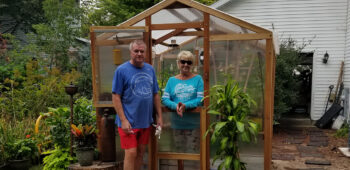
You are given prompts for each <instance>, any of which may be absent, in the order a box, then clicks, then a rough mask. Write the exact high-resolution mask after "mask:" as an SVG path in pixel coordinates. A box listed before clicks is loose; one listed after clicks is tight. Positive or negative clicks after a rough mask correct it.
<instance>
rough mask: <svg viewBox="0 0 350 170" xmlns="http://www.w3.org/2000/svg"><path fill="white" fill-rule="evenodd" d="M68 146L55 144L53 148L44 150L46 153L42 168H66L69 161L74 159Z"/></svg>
mask: <svg viewBox="0 0 350 170" xmlns="http://www.w3.org/2000/svg"><path fill="white" fill-rule="evenodd" d="M69 151H70V149H69V147H66V148H61V147H59V146H55V149H54V150H51V151H47V152H44V154H48V156H46V157H45V158H44V160H43V163H44V168H43V170H51V169H55V170H64V169H67V168H68V166H69V165H70V163H71V162H73V161H75V158H74V157H72V156H70V153H69Z"/></svg>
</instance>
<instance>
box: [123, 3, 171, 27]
mask: <svg viewBox="0 0 350 170" xmlns="http://www.w3.org/2000/svg"><path fill="white" fill-rule="evenodd" d="M176 1H177V0H166V1H161V2H159V3H158V4H156V5H154V6H152V7H151V8H148V9H147V10H145V11H143V12H141V13H139V14H137V15H136V16H134V17H132V18H130V19H128V20H127V21H125V22H123V23H121V24H119V25H118V26H131V25H134V24H136V23H137V22H139V21H141V20H143V19H144V18H146V17H147V16H151V15H152V14H154V13H156V12H158V11H160V10H162V9H164V8H166V7H167V6H169V5H171V4H173V3H174V2H176Z"/></svg>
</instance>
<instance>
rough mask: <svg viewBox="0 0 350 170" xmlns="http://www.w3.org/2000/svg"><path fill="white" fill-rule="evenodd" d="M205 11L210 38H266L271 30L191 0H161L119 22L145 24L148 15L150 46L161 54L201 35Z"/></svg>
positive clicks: (270, 34)
mask: <svg viewBox="0 0 350 170" xmlns="http://www.w3.org/2000/svg"><path fill="white" fill-rule="evenodd" d="M204 12H205V13H209V14H210V24H209V25H210V34H211V36H210V40H217V39H222V40H224V39H227V40H233V39H237V40H249V39H259V38H261V39H265V38H271V36H272V33H271V31H270V30H267V29H265V28H262V27H259V26H257V25H254V24H252V23H249V22H247V21H244V20H241V19H238V18H236V17H234V16H232V15H229V14H226V13H224V12H222V11H219V10H216V9H214V8H211V7H208V6H205V5H203V4H200V3H198V2H195V1H191V0H165V1H161V2H160V3H158V4H156V5H154V6H153V7H151V8H149V9H147V10H145V11H143V12H142V13H140V14H138V15H136V16H134V17H132V18H130V19H129V20H127V21H125V22H123V23H121V24H119V25H118V26H146V18H147V17H149V18H150V21H151V23H152V26H151V27H150V28H149V29H151V30H152V40H153V42H152V45H153V50H154V52H155V53H156V54H161V53H163V52H164V51H167V50H169V48H170V47H172V46H173V45H179V46H182V45H183V44H186V43H187V42H189V41H191V40H194V39H196V38H198V37H200V36H202V35H203V29H202V27H203V17H204V16H203V13H204ZM113 36H114V35H113ZM113 36H112V37H113ZM242 37H244V38H242Z"/></svg>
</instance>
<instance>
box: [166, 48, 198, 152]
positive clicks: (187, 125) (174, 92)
mask: <svg viewBox="0 0 350 170" xmlns="http://www.w3.org/2000/svg"><path fill="white" fill-rule="evenodd" d="M193 63H194V56H193V54H192V53H191V52H189V51H181V52H180V53H179V54H178V56H177V66H178V68H179V70H180V74H178V75H176V76H174V77H170V78H169V80H168V82H167V85H166V87H165V91H164V94H163V96H162V101H163V104H164V105H165V106H167V107H168V108H170V109H172V110H176V113H172V115H171V127H172V128H173V129H174V141H175V147H176V151H177V152H185V151H186V152H190V153H198V152H199V143H200V131H199V125H200V115H199V114H198V113H187V112H185V110H187V109H192V108H196V107H198V106H200V105H201V100H202V98H203V79H202V77H201V76H200V75H198V74H194V73H192V72H191V70H192V66H193Z"/></svg>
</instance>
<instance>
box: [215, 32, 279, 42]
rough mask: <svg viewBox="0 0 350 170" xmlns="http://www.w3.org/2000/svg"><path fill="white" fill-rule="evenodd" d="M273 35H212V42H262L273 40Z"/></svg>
mask: <svg viewBox="0 0 350 170" xmlns="http://www.w3.org/2000/svg"><path fill="white" fill-rule="evenodd" d="M271 37H272V34H271V33H256V34H217V35H210V41H225V40H262V39H268V38H271Z"/></svg>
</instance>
